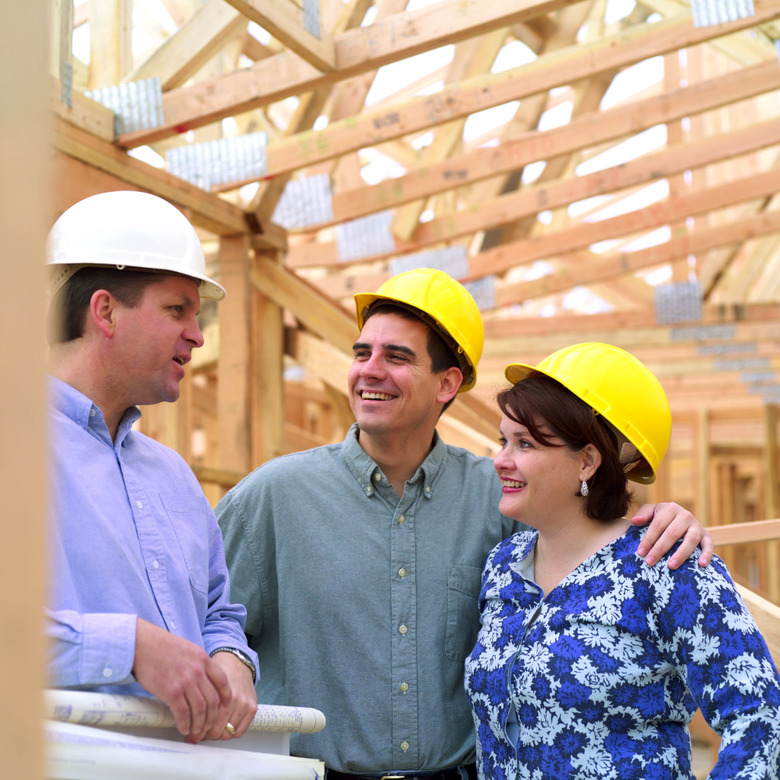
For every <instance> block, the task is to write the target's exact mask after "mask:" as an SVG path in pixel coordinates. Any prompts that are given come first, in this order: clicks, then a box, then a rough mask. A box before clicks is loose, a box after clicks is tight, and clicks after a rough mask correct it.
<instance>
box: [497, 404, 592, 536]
mask: <svg viewBox="0 0 780 780" xmlns="http://www.w3.org/2000/svg"><path fill="white" fill-rule="evenodd" d="M499 430H500V433H501V439H500V440H501V450H500V452H499V453H498V455H496V457H495V459H494V460H493V467H494V468H495V470H496V474H498V477H499V479H500V480H501V485H502V493H503V495H502V497H501V502H500V503H499V510H500V512H501V514H502V515H505V516H506V517H511V518H513V519H514V520H518V521H521V522H523V523H526V524H527V525H530V526H533V527H534V528H538V527H539V526H540V524H543V523H545V521H546V519H547V518H550V519H553V520H554V519H555V518H558V519H560V518H561V516H562V515H563V514H564V513H566V514H568V513H570V512H571V510H572V509H573V508H576V509H577V510H578V511H581V507H582V502H581V499H580V498H579V496H578V489H579V486H580V483H581V478H580V473H581V471H582V457H581V455H580V454H579V453H576V452H572V451H571V450H569V449H568V448H567V447H565V446H564V445H563V442H562V441H561V440H560V439H558V438H556V437H554V436H550V438H551V440H552V442H554V444H553V445H545V444H541V443H540V442H538V441H536V440H535V439H534V438H533V437H532V436H531V435H530V433H529V432H528V429H527V428H526V427H525V426H524V425H521V424H520V423H518V422H515V421H514V420H512V419H511V418H510V417H507V416H506V415H503V416H502V418H501V426H500V429H499ZM541 430H542V432H543V433H545V434H549V430H548V429H547V428H546V427H545V426H544V425H542V426H541ZM555 445H558V446H555Z"/></svg>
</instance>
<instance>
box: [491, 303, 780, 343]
mask: <svg viewBox="0 0 780 780" xmlns="http://www.w3.org/2000/svg"><path fill="white" fill-rule="evenodd" d="M778 319H780V303H774V302H768V303H748V304H707V303H705V304H704V305H703V306H702V310H701V319H700V320H698V321H697V322H696V323H678V328H679V329H682V328H683V327H685V326H686V325H691V326H692V327H693V328H695V327H696V326H702V327H706V326H707V325H723V324H736V323H743V322H771V321H773V320H778ZM651 327H657V328H659V329H664V330H671V329H672V328H674V327H675V326H674V325H668V324H667V325H659V324H658V320H657V314H656V311H655V308H654V307H652V306H651V307H648V308H645V309H633V310H631V311H614V312H609V313H608V314H569V315H566V314H559V315H556V316H555V317H523V316H521V315H517V316H514V317H501V318H500V319H498V318H491V319H487V320H486V321H485V339H486V340H487V341H493V340H494V339H498V338H502V337H506V336H510V335H511V336H520V335H523V334H525V335H532V336H543V335H547V334H560V335H562V336H563V338H564V339H565V338H567V337H569V336H571V337H572V338H573V337H576V335H577V334H578V333H579V334H582V333H587V332H590V331H597V330H599V329H602V330H604V331H609V330H611V331H613V332H615V331H618V330H627V329H635V328H651ZM587 340H588V341H594V340H598V339H591V338H588V339H587ZM666 346H668V344H665V346H664V348H666Z"/></svg>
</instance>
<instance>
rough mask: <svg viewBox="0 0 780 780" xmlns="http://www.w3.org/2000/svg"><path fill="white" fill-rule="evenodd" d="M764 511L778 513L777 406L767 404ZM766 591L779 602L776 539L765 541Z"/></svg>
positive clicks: (779, 553)
mask: <svg viewBox="0 0 780 780" xmlns="http://www.w3.org/2000/svg"><path fill="white" fill-rule="evenodd" d="M764 438H765V442H766V446H765V447H764V505H765V506H764V511H765V513H766V514H765V517H767V518H775V517H778V515H779V514H780V500H779V499H778V479H780V475H779V473H778V472H779V469H778V462H777V461H778V444H777V406H775V405H772V404H767V405H766V406H764ZM765 556H766V561H767V567H766V572H767V583H766V584H767V593H768V594H769V600H770V601H772V602H774V603H775V604H777V603H780V571H778V565H777V562H778V556H780V543H778V542H777V541H776V540H775V541H771V542H767V545H766V552H765Z"/></svg>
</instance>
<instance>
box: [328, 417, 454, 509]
mask: <svg viewBox="0 0 780 780" xmlns="http://www.w3.org/2000/svg"><path fill="white" fill-rule="evenodd" d="M358 433H359V428H358V425H357V423H354V424H353V425H352V427H351V428H350V429H349V432H348V433H347V437H346V438H345V439H344V443H343V444H342V445H341V454H342V456H343V458H344V460H345V462H346V463H347V465H348V466H349V468H350V470H351V471H352V473H353V474H354V475H355V479H357V480H358V482H359V483H360V485H361V486H362V488H363V490H365V492H366V495H367V496H372V495H373V494H374V482H375V481H377V476H376V475H377V474H379V475H381V476H382V478H383V479H384V475H382V470H381V469H380V468H379V466H378V465H377V464H376V462H375V461H374V460H373V458H371V457H369V456H368V455H367V454H366V452H365V450H364V449H363V448H362V447H361V446H360V442H359V441H358ZM446 456H447V445H446V444H445V443H444V442H443V441H442V439H441V437H440V436H439V432H438V431H434V432H433V447H431V451H430V452H429V453H428V455H427V457H426V458H425V460H424V461H423V462H422V463H421V464H420V467H419V468H418V469H417V471H416V472H415V474H414V476H413V477H412V478H411V480H409V481H410V482H411V483H412V484H416V483H417V482H419V481H421V480H422V481H423V495H424V496H425V498H431V497H432V495H433V489H434V485H435V482H436V478H437V476H438V475H439V473H440V471H441V469H442V467H443V466H444V460H445V458H446ZM385 481H386V480H385Z"/></svg>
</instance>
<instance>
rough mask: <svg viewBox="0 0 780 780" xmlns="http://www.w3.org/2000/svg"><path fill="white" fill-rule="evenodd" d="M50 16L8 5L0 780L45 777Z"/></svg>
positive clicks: (2, 52)
mask: <svg viewBox="0 0 780 780" xmlns="http://www.w3.org/2000/svg"><path fill="white" fill-rule="evenodd" d="M48 9H49V6H48V4H47V3H46V2H44V1H43V0H25V2H23V3H7V2H6V3H0V28H1V29H3V30H5V31H6V32H7V33H8V34H7V35H6V36H5V38H6V40H5V41H4V42H3V46H2V48H0V71H2V72H3V74H4V76H3V78H2V80H0V103H2V113H1V114H0V116H1V117H2V118H0V171H2V177H3V190H4V193H5V197H4V199H3V206H2V208H0V237H1V239H0V240H2V269H3V287H4V292H5V295H4V296H3V304H2V306H1V307H0V354H2V355H3V364H4V365H3V371H2V376H1V377H0V432H1V433H0V495H2V500H3V508H2V512H0V530H2V541H3V550H4V551H5V555H4V556H3V565H2V566H0V594H1V595H0V691H2V696H3V706H2V707H0V775H2V777H7V778H14V780H33V778H40V777H42V775H43V740H42V732H41V718H42V701H41V689H42V687H43V685H44V665H45V660H44V640H43V616H42V607H43V603H44V593H45V585H46V583H45V576H46V574H45V551H46V538H45V530H44V529H45V519H44V518H45V494H46V475H45V471H44V468H45V465H44V464H45V461H46V454H45V414H44V388H45V384H44V360H45V354H46V348H45V337H44V313H45V293H44V289H45V286H44V274H43V257H44V240H45V237H46V232H47V231H48V229H49V227H50V224H51V216H52V215H51V214H50V210H49V202H50V201H49V192H50V182H49V162H48V161H49V158H50V150H49V147H48V141H49V137H48V121H49V118H48V113H47V110H46V109H47V104H46V96H48V94H49V91H48V86H49V82H48V73H47V68H48V65H47V62H46V59H47V58H46V56H45V54H42V52H48V50H49V46H48V42H47V18H48Z"/></svg>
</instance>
